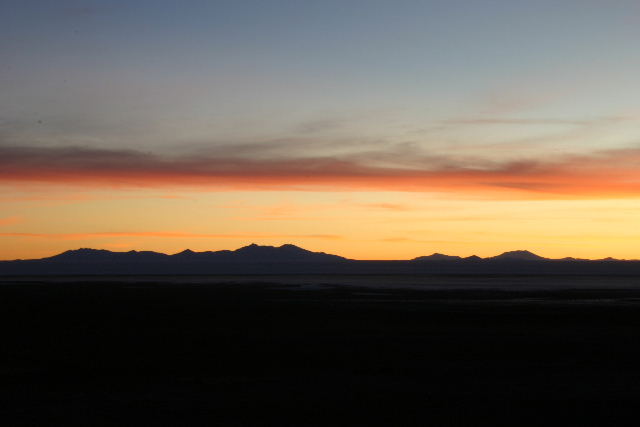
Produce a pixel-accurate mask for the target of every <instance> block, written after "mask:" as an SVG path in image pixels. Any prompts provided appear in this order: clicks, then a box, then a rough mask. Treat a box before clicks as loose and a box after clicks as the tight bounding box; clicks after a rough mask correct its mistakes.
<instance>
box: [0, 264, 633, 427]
mask: <svg viewBox="0 0 640 427" xmlns="http://www.w3.org/2000/svg"><path fill="white" fill-rule="evenodd" d="M639 322H640V277H634V276H624V277H622V276H610V277H604V276H603V277H590V276H545V277H541V276H523V275H520V276H504V275H501V276H487V275H484V276H460V275H458V276H403V277H397V276H369V277H365V276H317V275H316V276H227V277H223V276H213V277H203V276H200V277H198V276H188V277H160V276H154V277H142V276H129V277H98V276H93V277H80V276H74V277H39V278H37V277H14V278H10V277H6V278H2V279H0V325H1V326H0V340H1V342H0V402H1V403H0V404H1V405H2V407H1V408H0V424H2V425H3V426H4V425H6V426H33V425H60V426H63V425H64V426H69V425H83V426H84V425H104V426H138V425H260V424H268V423H273V422H276V423H280V424H285V425H332V424H343V425H345V424H349V425H364V424H367V425H368V424H378V425H415V424H420V425H425V423H429V422H431V423H433V424H437V425H451V424H455V423H458V422H463V423H467V424H474V425H477V424H478V423H482V422H484V421H487V422H490V423H491V424H509V425H514V424H516V423H517V424H536V425H539V424H540V423H548V422H549V420H551V419H553V420H554V421H557V422H561V423H564V424H566V423H570V424H574V425H577V424H580V425H582V424H589V423H600V424H603V423H607V424H611V425H615V424H618V423H620V422H621V421H623V420H624V421H627V420H628V419H629V418H635V419H638V418H640V417H639V416H638V414H637V402H638V399H639V398H640V364H639V363H638V360H639V356H640V351H639V350H640V346H639V342H640V340H639V338H640V323H639ZM97 420H98V421H97Z"/></svg>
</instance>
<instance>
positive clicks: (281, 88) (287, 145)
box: [0, 0, 640, 260]
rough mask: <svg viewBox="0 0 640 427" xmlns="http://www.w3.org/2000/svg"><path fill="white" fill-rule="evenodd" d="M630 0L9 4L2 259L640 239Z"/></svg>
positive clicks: (603, 251) (556, 247)
mask: <svg viewBox="0 0 640 427" xmlns="http://www.w3.org/2000/svg"><path fill="white" fill-rule="evenodd" d="M638 41H640V3H638V2H637V1H635V0H606V1H605V0H602V1H596V0H565V1H563V0H554V1H546V0H541V1H536V2H531V1H525V0H504V1H498V0H487V1H482V2H478V1H473V0H448V1H408V0H394V1H377V0H367V1H359V0H351V1H344V0H342V1H334V0H323V1H305V2H300V1H293V0H291V1H284V0H255V1H253V0H247V1H244V0H234V1H196V0H184V1H181V2H175V1H165V0H154V1H146V0H139V1H135V2H125V1H106V0H105V1H81V0H77V1H67V0H59V1H55V2H52V1H48V0H23V1H20V2H2V3H0V259H3V260H9V259H30V258H42V257H46V256H51V255H55V254H57V253H60V252H63V251H65V250H69V249H77V248H80V247H91V248H96V249H109V250H114V251H129V250H153V251H158V252H164V253H177V252H180V251H182V250H184V249H186V248H189V249H192V250H194V251H206V250H221V249H237V248H239V247H242V246H246V245H248V244H251V243H257V244H260V245H273V246H280V245H282V244H285V243H292V244H295V245H298V246H300V247H303V248H305V249H309V250H313V251H323V252H328V253H333V254H337V255H341V256H345V257H348V258H353V259H411V258H414V257H417V256H422V255H429V254H432V253H434V252H438V253H444V254H448V255H459V256H469V255H473V254H475V255H479V256H483V257H484V256H493V255H497V254H499V253H501V252H504V251H508V250H530V251H532V252H534V253H536V254H538V255H541V256H546V257H551V258H561V257H566V256H573V257H581V258H589V259H599V258H604V257H608V256H612V257H615V258H621V259H639V258H640V77H639V76H640V53H639V50H638Z"/></svg>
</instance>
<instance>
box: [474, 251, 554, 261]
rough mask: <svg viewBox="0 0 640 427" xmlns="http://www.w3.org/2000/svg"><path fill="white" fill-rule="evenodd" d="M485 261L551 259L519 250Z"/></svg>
mask: <svg viewBox="0 0 640 427" xmlns="http://www.w3.org/2000/svg"><path fill="white" fill-rule="evenodd" d="M485 259H521V260H525V261H544V260H548V259H549V258H544V257H541V256H539V255H536V254H534V253H533V252H529V251H525V250H517V251H508V252H504V253H502V254H500V255H497V256H494V257H490V258H485Z"/></svg>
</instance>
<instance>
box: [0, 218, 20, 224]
mask: <svg viewBox="0 0 640 427" xmlns="http://www.w3.org/2000/svg"><path fill="white" fill-rule="evenodd" d="M20 221H21V219H20V218H18V217H17V216H12V217H9V218H0V225H10V224H15V223H17V222H20Z"/></svg>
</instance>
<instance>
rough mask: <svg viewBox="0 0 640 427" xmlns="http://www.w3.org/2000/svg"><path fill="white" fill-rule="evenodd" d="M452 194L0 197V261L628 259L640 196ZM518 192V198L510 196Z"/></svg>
mask: <svg viewBox="0 0 640 427" xmlns="http://www.w3.org/2000/svg"><path fill="white" fill-rule="evenodd" d="M470 196H473V195H469V194H466V195H465V194H460V193H442V192H438V193H436V192H429V193H416V192H398V191H396V192H389V191H387V192H373V191H372V192H357V191H344V190H343V191H334V192H329V191H304V192H302V191H253V192H252V191H218V192H205V191H194V190H191V191H187V190H185V189H182V191H180V192H179V193H178V192H167V191H163V190H159V189H127V190H122V189H121V190H107V189H103V190H87V189H84V190H78V189H75V190H73V191H70V190H69V188H62V187H55V186H49V187H45V188H43V187H40V189H39V190H37V189H35V188H30V189H29V191H25V190H24V189H23V190H20V191H18V190H16V189H13V190H8V191H4V192H3V196H2V200H1V202H2V203H1V204H0V240H1V241H2V245H0V259H5V260H8V259H30V258H42V257H46V256H51V255H55V254H57V253H60V252H63V251H65V250H68V249H75V248H80V247H91V248H100V249H109V250H113V251H129V250H152V251H158V252H164V253H169V254H171V253H176V252H179V251H182V250H184V249H186V248H189V249H192V250H194V251H207V250H212V251H215V250H221V249H236V248H238V247H241V246H245V245H248V244H250V243H257V244H260V245H273V246H279V245H282V244H285V243H292V244H295V245H298V246H300V247H303V248H305V249H309V250H313V251H322V252H327V253H332V254H337V255H341V256H345V257H347V258H352V259H411V258H414V257H416V256H421V255H429V254H431V253H434V252H440V253H445V254H450V255H460V256H469V255H478V256H481V257H486V256H493V255H497V254H499V253H501V252H504V251H507V250H515V249H527V250H530V251H532V252H534V253H536V254H538V255H541V256H545V257H550V258H562V257H566V256H573V257H579V258H590V259H598V258H604V257H608V256H612V257H614V258H621V259H636V258H640V256H639V255H638V254H639V252H640V250H639V249H640V248H639V245H638V242H640V200H639V199H634V198H624V199H623V198H620V199H587V200H584V199H582V200H581V199H575V198H572V199H568V200H561V199H557V198H554V199H549V200H539V199H534V200H526V199H523V197H518V198H511V199H509V198H503V199H496V198H487V197H483V198H479V197H470ZM520 196H522V195H520Z"/></svg>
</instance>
